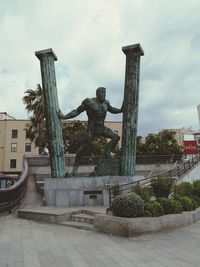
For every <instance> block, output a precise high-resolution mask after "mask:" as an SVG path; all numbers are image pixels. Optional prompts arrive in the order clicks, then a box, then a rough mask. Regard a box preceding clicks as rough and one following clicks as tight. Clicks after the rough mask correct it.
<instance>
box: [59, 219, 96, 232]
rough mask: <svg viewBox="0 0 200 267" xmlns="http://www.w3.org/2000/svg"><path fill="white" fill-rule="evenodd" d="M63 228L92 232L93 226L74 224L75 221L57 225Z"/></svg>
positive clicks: (80, 223)
mask: <svg viewBox="0 0 200 267" xmlns="http://www.w3.org/2000/svg"><path fill="white" fill-rule="evenodd" d="M59 224H60V225H63V226H68V227H72V228H76V229H82V230H88V231H94V225H93V224H89V223H84V222H75V221H65V222H62V223H59Z"/></svg>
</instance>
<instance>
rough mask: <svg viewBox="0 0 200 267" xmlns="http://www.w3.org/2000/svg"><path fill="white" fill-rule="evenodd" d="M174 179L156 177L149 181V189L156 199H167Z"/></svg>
mask: <svg viewBox="0 0 200 267" xmlns="http://www.w3.org/2000/svg"><path fill="white" fill-rule="evenodd" d="M173 185H174V179H173V178H171V177H165V176H158V177H156V178H152V179H151V187H152V189H153V192H154V194H155V197H156V198H161V197H165V198H167V197H168V196H169V194H170V193H171V191H172V187H173Z"/></svg>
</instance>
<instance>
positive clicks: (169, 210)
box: [157, 197, 173, 214]
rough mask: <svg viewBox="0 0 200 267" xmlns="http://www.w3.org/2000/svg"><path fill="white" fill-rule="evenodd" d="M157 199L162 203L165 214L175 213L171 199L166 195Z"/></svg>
mask: <svg viewBox="0 0 200 267" xmlns="http://www.w3.org/2000/svg"><path fill="white" fill-rule="evenodd" d="M157 201H158V202H159V203H160V204H161V205H162V207H163V210H164V214H172V213H173V206H172V203H171V201H170V200H169V199H168V198H166V197H161V198H158V199H157Z"/></svg>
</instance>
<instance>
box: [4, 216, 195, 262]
mask: <svg viewBox="0 0 200 267" xmlns="http://www.w3.org/2000/svg"><path fill="white" fill-rule="evenodd" d="M0 226H1V227H0V267H6V266H7V267H11V266H13V267H39V266H40V267H51V266H52V267H54V266H62V267H63V266H67V267H71V266H73V267H89V266H90V267H106V266H109V267H113V266H115V267H120V266H121V267H129V266H130V267H131V266H132V267H135V266H136V267H137V266H138V267H162V266H163V267H179V266H180V267H200V222H198V223H196V224H193V225H191V226H187V227H184V228H181V229H178V230H175V231H172V232H167V233H158V234H149V235H143V236H138V237H132V238H123V237H116V236H111V235H106V234H101V233H95V232H92V231H86V230H79V229H73V228H70V227H65V226H60V225H54V224H45V223H38V222H34V221H30V220H24V219H19V218H17V217H16V215H7V216H1V217H0Z"/></svg>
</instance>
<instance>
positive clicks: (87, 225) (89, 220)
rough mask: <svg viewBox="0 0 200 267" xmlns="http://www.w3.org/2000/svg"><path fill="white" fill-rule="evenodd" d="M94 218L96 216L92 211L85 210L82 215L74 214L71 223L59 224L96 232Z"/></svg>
mask: <svg viewBox="0 0 200 267" xmlns="http://www.w3.org/2000/svg"><path fill="white" fill-rule="evenodd" d="M94 217H95V214H94V213H93V212H91V211H87V210H85V211H84V210H83V211H82V212H81V213H77V214H72V215H71V219H70V221H69V220H67V221H63V222H60V223H59V224H61V225H64V226H70V227H73V228H77V229H84V230H89V231H93V230H94Z"/></svg>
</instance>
